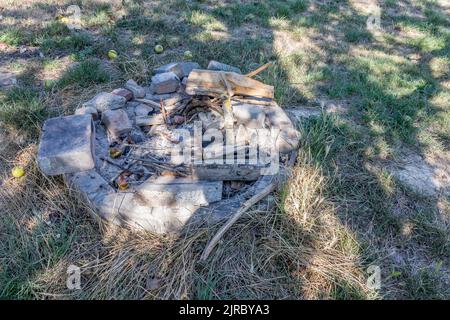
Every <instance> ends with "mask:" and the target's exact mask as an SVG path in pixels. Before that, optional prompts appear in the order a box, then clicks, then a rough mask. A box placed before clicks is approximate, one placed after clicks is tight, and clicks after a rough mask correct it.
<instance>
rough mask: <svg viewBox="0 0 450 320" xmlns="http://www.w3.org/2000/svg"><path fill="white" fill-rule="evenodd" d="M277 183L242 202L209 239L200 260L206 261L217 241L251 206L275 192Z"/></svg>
mask: <svg viewBox="0 0 450 320" xmlns="http://www.w3.org/2000/svg"><path fill="white" fill-rule="evenodd" d="M277 184H278V183H277V182H272V183H271V184H269V185H268V186H267V187H265V188H264V189H263V190H261V191H260V192H258V193H257V194H255V195H254V196H253V197H251V198H250V199H248V200H247V201H245V202H244V204H243V205H242V206H241V207H240V208H239V210H238V211H236V213H235V214H233V216H232V217H231V218H230V219H229V220H228V221H227V222H226V223H225V224H224V225H223V226H222V227H221V228H220V229H219V231H217V233H216V234H215V235H214V237H213V238H212V239H211V241H210V242H209V243H208V245H207V246H206V248H205V250H204V251H203V253H202V255H201V257H200V260H201V261H205V260H206V259H208V256H209V254H210V253H211V251H212V250H213V249H214V247H215V246H216V244H217V243H218V242H219V240H220V239H221V238H222V237H223V235H224V234H225V232H227V231H228V229H230V227H231V226H232V225H233V224H234V223H235V222H236V221H237V220H238V219H239V218H240V217H241V216H242V215H243V214H244V213H245V212H247V211H248V209H250V208H251V206H252V205H254V204H255V203H257V202H258V201H260V200H261V199H263V198H264V197H266V196H267V195H269V194H270V193H271V192H272V191H274V190H275V188H276V186H277Z"/></svg>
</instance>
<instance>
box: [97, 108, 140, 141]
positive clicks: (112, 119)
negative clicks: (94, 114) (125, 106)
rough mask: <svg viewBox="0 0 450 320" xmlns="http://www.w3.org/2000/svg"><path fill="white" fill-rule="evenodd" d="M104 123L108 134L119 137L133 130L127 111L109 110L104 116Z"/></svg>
mask: <svg viewBox="0 0 450 320" xmlns="http://www.w3.org/2000/svg"><path fill="white" fill-rule="evenodd" d="M102 123H103V124H104V125H105V126H106V129H107V130H108V133H109V134H111V135H112V136H114V137H119V136H121V135H123V134H126V133H128V132H130V131H131V129H132V128H133V127H132V125H131V122H130V119H128V115H127V113H126V112H125V110H122V109H120V110H107V111H105V112H104V113H103V114H102Z"/></svg>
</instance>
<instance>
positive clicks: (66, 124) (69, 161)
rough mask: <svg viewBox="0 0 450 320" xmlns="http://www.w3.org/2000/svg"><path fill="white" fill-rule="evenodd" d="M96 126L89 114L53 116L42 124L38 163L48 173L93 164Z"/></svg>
mask: <svg viewBox="0 0 450 320" xmlns="http://www.w3.org/2000/svg"><path fill="white" fill-rule="evenodd" d="M94 138H95V129H94V125H93V122H92V116H91V115H90V114H84V115H73V116H67V117H58V118H51V119H48V120H47V121H45V123H44V126H43V128H42V136H41V141H40V143H39V150H38V156H37V160H38V164H39V167H40V168H41V170H42V171H43V172H44V173H45V174H47V175H58V174H63V173H74V172H80V171H86V170H90V169H92V168H94V166H95V161H94V158H93V153H94Z"/></svg>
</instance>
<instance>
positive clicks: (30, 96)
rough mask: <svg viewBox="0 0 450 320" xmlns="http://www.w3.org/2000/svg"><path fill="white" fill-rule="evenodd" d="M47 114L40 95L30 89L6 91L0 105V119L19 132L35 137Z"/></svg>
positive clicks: (17, 88) (19, 88)
mask: <svg viewBox="0 0 450 320" xmlns="http://www.w3.org/2000/svg"><path fill="white" fill-rule="evenodd" d="M48 115H49V113H48V111H47V109H46V107H45V104H44V101H43V96H42V93H40V92H39V91H37V90H36V89H33V88H30V87H14V88H12V89H11V90H9V91H7V92H6V94H5V96H4V99H2V102H1V104H0V119H2V121H3V122H4V123H5V124H6V125H9V126H12V127H13V128H15V129H16V130H18V131H19V132H25V133H27V134H29V135H31V136H36V135H37V132H39V127H40V125H41V123H42V121H43V120H45V119H46V118H47V117H48Z"/></svg>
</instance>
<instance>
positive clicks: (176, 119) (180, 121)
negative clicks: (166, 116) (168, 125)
mask: <svg viewBox="0 0 450 320" xmlns="http://www.w3.org/2000/svg"><path fill="white" fill-rule="evenodd" d="M185 120H186V118H185V117H184V116H180V115H175V116H173V120H172V121H173V124H176V125H179V124H183V123H184V121H185Z"/></svg>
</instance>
